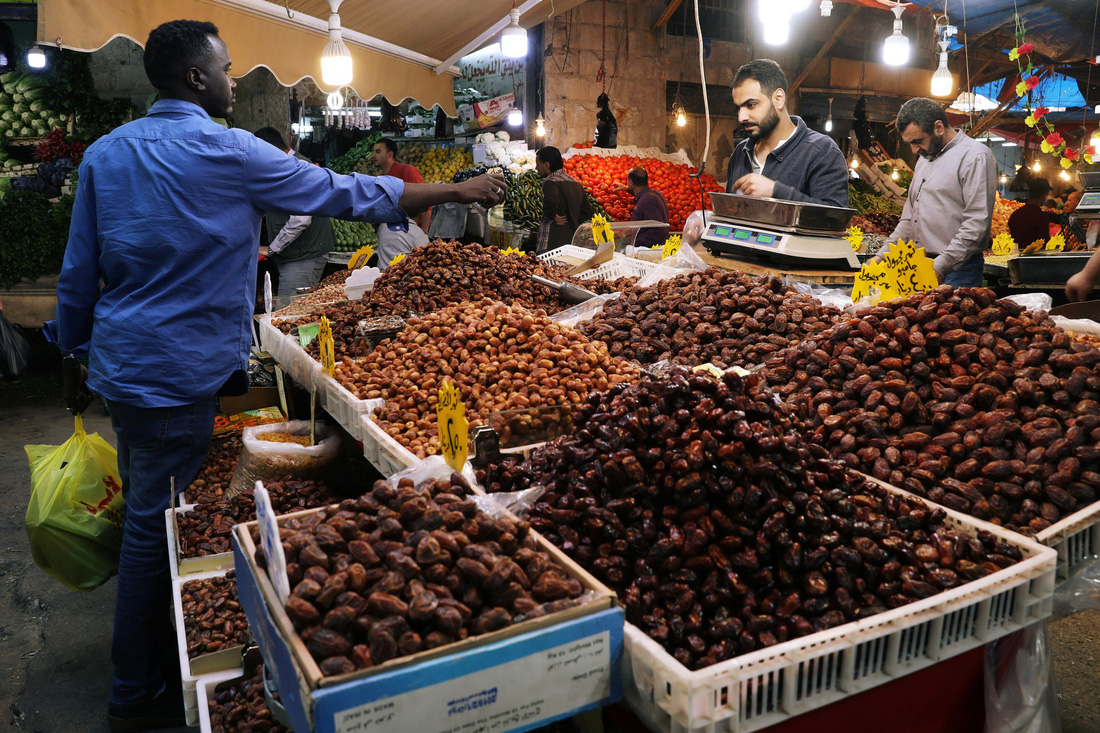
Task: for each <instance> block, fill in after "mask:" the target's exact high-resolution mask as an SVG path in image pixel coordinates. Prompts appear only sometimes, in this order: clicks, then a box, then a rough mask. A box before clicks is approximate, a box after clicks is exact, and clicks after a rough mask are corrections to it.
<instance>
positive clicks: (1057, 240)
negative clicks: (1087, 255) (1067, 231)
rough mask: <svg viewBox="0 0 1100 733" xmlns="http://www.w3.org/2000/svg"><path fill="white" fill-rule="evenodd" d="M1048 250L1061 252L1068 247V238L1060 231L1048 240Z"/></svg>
mask: <svg viewBox="0 0 1100 733" xmlns="http://www.w3.org/2000/svg"><path fill="white" fill-rule="evenodd" d="M1046 248H1047V251H1049V252H1061V251H1062V250H1064V249H1065V248H1066V238H1065V237H1063V236H1062V235H1061V234H1060V233H1059V234H1055V235H1054V236H1053V237H1051V238H1050V239H1049V240H1047V246H1046Z"/></svg>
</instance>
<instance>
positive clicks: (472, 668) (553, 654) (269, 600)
mask: <svg viewBox="0 0 1100 733" xmlns="http://www.w3.org/2000/svg"><path fill="white" fill-rule="evenodd" d="M313 511H319V510H310V512H313ZM307 513H309V512H298V513H296V514H291V515H286V516H284V517H279V521H280V522H281V521H285V519H286V518H287V517H291V516H304V515H305V514H307ZM254 525H255V522H250V523H248V524H239V525H237V526H236V527H234V529H233V550H234V554H235V555H236V558H237V560H236V563H235V565H236V567H237V591H238V594H239V596H240V600H241V606H242V607H243V608H244V610H245V613H246V614H247V616H248V621H249V625H250V627H251V629H252V634H253V637H254V638H255V639H256V642H257V644H258V645H259V647H260V650H261V652H262V654H263V657H264V661H265V663H266V664H267V665H268V669H269V671H270V673H271V674H272V676H273V678H274V681H275V685H276V687H277V688H278V691H279V696H280V699H281V700H282V702H283V704H284V705H285V706H286V710H287V714H288V716H289V717H290V720H291V723H292V725H293V727H294V729H295V730H313V731H316V732H317V733H338V732H339V733H351V731H367V730H374V729H378V728H382V729H385V730H409V731H413V730H415V731H418V733H457V732H458V731H466V730H469V731H477V730H485V731H488V730H493V731H505V730H514V731H522V730H529V729H532V728H536V727H540V726H543V725H545V724H546V723H548V722H550V721H553V720H558V719H560V718H564V717H567V716H570V715H573V714H575V713H577V712H580V711H583V710H588V709H592V708H596V707H601V706H603V705H607V704H610V703H612V702H614V701H616V700H618V699H619V698H620V697H621V695H622V689H621V688H622V682H621V675H620V665H621V662H622V651H623V647H622V638H623V637H622V635H623V612H622V609H621V608H618V607H617V606H615V605H614V604H615V596H614V594H613V593H612V592H611V591H610V590H609V589H608V588H606V587H605V586H603V585H602V584H601V583H599V581H597V580H595V579H594V578H592V576H590V575H588V573H586V572H585V571H584V570H583V569H581V568H580V566H578V565H577V564H576V563H574V562H572V561H571V560H569V558H568V557H566V556H565V555H564V554H563V553H562V552H561V551H560V550H558V549H557V548H555V547H553V545H551V544H550V543H549V542H547V541H546V540H545V539H543V538H542V537H540V536H538V535H537V533H534V532H532V534H533V535H534V536H535V537H536V540H537V541H538V542H539V549H540V550H544V551H546V552H549V553H550V554H551V555H553V556H554V559H555V562H557V563H558V564H559V565H561V566H563V567H564V568H565V570H566V571H567V572H568V573H569V574H570V575H572V576H573V577H575V578H577V579H578V580H580V581H581V583H582V584H583V585H584V586H585V587H586V588H587V589H589V590H591V591H592V598H593V600H591V601H590V602H587V603H585V604H583V605H581V606H578V607H575V608H570V609H567V610H565V611H561V612H558V613H554V614H550V615H548V616H544V617H542V618H536V619H531V620H529V621H523V622H521V623H518V624H515V625H513V626H510V627H508V628H506V629H501V630H499V631H495V632H493V633H490V634H483V635H481V636H477V637H472V638H469V639H466V640H464V641H460V642H456V643H454V644H449V645H447V646H444V647H439V648H438V649H432V650H429V651H425V652H421V653H419V654H415V655H411V656H408V657H403V658H399V659H394V660H391V661H390V662H386V663H385V664H381V665H378V666H377V667H374V668H371V669H366V670H359V671H356V672H353V673H351V674H347V675H340V676H337V677H323V676H322V675H321V674H320V669H319V668H318V667H317V664H316V662H315V661H314V660H313V658H312V656H311V655H310V653H309V651H308V650H307V649H306V648H305V644H303V643H302V640H301V639H300V638H299V637H298V635H297V633H295V631H294V629H293V626H292V624H291V621H290V619H289V617H288V616H287V615H286V611H285V610H284V608H283V606H282V604H280V603H279V602H278V600H277V596H276V595H275V590H274V587H273V586H272V584H271V582H270V580H269V579H268V577H267V573H266V572H265V571H262V570H260V569H259V568H258V567H257V566H256V564H255V560H254V558H255V551H256V548H255V545H254V544H253V542H252V538H251V534H250V530H251V527H252V526H254Z"/></svg>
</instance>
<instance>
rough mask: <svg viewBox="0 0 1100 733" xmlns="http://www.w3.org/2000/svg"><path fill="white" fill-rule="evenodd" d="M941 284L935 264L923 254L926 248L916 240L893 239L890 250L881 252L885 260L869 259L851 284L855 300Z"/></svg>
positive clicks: (908, 292)
mask: <svg viewBox="0 0 1100 733" xmlns="http://www.w3.org/2000/svg"><path fill="white" fill-rule="evenodd" d="M937 285H939V278H938V277H937V276H936V270H935V268H934V267H933V266H932V260H930V259H928V257H926V256H925V254H924V248H923V247H915V246H914V245H913V242H911V241H910V242H894V244H892V245H891V246H890V249H889V250H887V251H886V252H883V253H882V261H881V262H876V261H874V260H870V261H868V262H865V263H864V264H863V267H862V268H860V271H859V272H858V273H856V280H855V284H854V286H853V287H852V300H853V301H854V302H859V301H860V300H861V299H862V298H866V297H867V296H869V295H873V294H874V293H875V291H877V292H878V294H879V298H878V299H877V300H876V301H875V302H878V300H893V299H894V298H902V297H905V296H908V295H912V294H913V293H919V292H922V291H924V290H931V289H933V288H935V287H936V286H937Z"/></svg>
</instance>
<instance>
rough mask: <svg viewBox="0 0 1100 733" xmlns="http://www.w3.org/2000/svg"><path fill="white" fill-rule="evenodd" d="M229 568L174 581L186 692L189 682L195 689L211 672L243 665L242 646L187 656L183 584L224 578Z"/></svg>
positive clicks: (175, 606)
mask: <svg viewBox="0 0 1100 733" xmlns="http://www.w3.org/2000/svg"><path fill="white" fill-rule="evenodd" d="M228 572H229V571H228V570H213V571H210V572H207V573H195V574H194V575H184V576H182V577H180V578H176V579H175V580H173V581H172V605H173V611H174V613H175V617H176V642H177V644H178V645H179V654H180V675H181V676H182V678H183V682H184V692H185V693H186V691H187V688H188V684H190V689H191V690H192V691H193V690H194V689H195V680H197V679H199V678H200V677H204V676H207V675H211V674H217V673H219V672H226V671H229V670H232V669H236V668H239V667H240V666H241V647H240V646H235V647H228V648H227V649H226V650H224V651H225V653H221V652H217V653H213V654H206V655H203V656H202V657H197V658H196V659H195V660H192V659H190V658H189V657H188V656H187V628H186V626H185V624H184V621H183V586H185V585H186V584H188V583H191V582H194V581H196V580H205V579H206V578H224V577H225V574H226V573H228Z"/></svg>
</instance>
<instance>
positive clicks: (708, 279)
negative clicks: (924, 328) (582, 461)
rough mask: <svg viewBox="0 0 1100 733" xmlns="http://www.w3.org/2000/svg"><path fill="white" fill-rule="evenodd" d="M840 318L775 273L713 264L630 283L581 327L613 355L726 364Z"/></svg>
mask: <svg viewBox="0 0 1100 733" xmlns="http://www.w3.org/2000/svg"><path fill="white" fill-rule="evenodd" d="M839 317H840V311H838V310H837V309H835V308H832V307H828V306H824V305H822V304H821V302H820V301H818V300H816V299H814V298H812V297H810V296H809V295H806V294H803V293H799V292H798V291H796V290H795V289H794V288H792V287H791V286H789V285H784V284H783V282H782V281H781V280H779V279H778V278H774V277H773V278H759V277H754V276H752V275H745V274H743V273H738V272H730V271H728V270H718V269H715V268H710V269H708V270H706V271H704V272H693V273H686V274H683V275H677V276H676V277H674V278H670V279H668V280H662V281H661V282H659V283H657V284H655V285H652V286H650V287H648V288H631V289H630V290H628V291H626V292H625V293H623V295H622V296H621V297H619V298H618V299H616V300H613V301H611V302H609V303H608V304H607V305H606V306H605V307H604V310H603V312H602V313H600V314H598V315H597V316H596V317H595V318H593V319H592V320H590V321H585V322H582V323H580V324H579V325H578V328H579V329H580V330H581V332H582V333H583V334H584V335H585V336H587V337H588V338H590V339H593V340H597V341H602V342H604V343H606V344H607V347H608V350H609V351H610V353H611V355H612V356H617V357H622V358H624V359H633V360H634V361H637V362H640V363H642V364H652V363H654V362H657V361H662V360H665V359H669V360H672V361H673V362H674V363H677V364H687V365H689V366H692V365H696V364H703V363H705V362H711V363H713V364H715V365H717V366H721V367H729V366H734V365H737V366H749V365H752V364H760V363H763V362H764V361H765V360H766V359H767V358H768V357H769V356H771V355H772V354H775V353H777V352H779V351H781V350H782V349H785V348H786V347H788V346H790V345H792V344H795V343H799V342H801V341H803V340H805V339H807V338H813V337H814V335H816V334H819V333H821V332H822V331H824V330H825V329H827V328H828V327H829V326H831V325H832V324H833V322H834V321H835V320H836V319H837V318H839Z"/></svg>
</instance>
